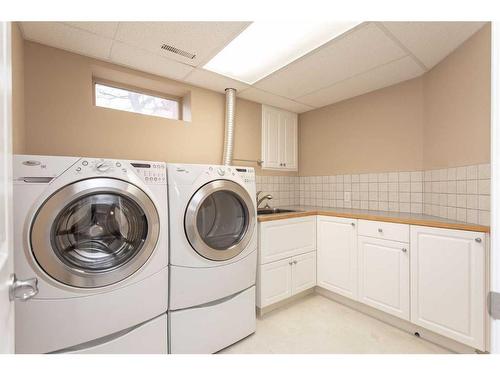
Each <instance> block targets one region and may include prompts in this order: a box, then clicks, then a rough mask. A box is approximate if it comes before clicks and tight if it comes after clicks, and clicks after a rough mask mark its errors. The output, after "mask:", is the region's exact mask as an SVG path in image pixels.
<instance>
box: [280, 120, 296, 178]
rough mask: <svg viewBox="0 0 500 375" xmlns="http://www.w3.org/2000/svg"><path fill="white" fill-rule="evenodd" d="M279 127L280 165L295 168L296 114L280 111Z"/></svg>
mask: <svg viewBox="0 0 500 375" xmlns="http://www.w3.org/2000/svg"><path fill="white" fill-rule="evenodd" d="M280 129H281V131H280V148H281V160H282V167H284V168H285V169H290V170H297V164H298V163H297V157H298V153H297V115H296V114H295V113H290V112H282V113H281V120H280Z"/></svg>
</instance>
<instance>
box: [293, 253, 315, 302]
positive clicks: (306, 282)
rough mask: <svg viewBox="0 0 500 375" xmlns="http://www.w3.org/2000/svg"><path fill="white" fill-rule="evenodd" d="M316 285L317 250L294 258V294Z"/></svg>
mask: <svg viewBox="0 0 500 375" xmlns="http://www.w3.org/2000/svg"><path fill="white" fill-rule="evenodd" d="M315 285H316V252H314V251H313V252H310V253H307V254H302V255H299V256H296V257H293V258H292V295H294V294H297V293H300V292H302V291H304V290H307V289H309V288H312V287H314V286H315Z"/></svg>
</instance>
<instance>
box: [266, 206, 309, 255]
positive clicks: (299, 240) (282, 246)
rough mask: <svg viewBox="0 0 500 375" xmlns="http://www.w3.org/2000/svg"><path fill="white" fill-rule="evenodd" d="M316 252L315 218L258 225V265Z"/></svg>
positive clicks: (268, 222) (301, 218)
mask: <svg viewBox="0 0 500 375" xmlns="http://www.w3.org/2000/svg"><path fill="white" fill-rule="evenodd" d="M314 250H316V217H315V216H308V217H300V218H294V219H284V220H276V221H267V222H263V223H260V224H259V263H260V264H265V263H269V262H274V261H276V260H280V259H284V258H288V257H292V256H294V255H299V254H303V253H307V252H309V251H314Z"/></svg>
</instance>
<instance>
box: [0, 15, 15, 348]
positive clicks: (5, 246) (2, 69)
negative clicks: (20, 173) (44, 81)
mask: <svg viewBox="0 0 500 375" xmlns="http://www.w3.org/2000/svg"><path fill="white" fill-rule="evenodd" d="M10 27H11V24H10V23H9V22H0V353H14V303H13V302H11V301H10V299H9V286H10V278H11V275H12V274H13V272H14V266H13V259H12V257H13V254H12V237H11V234H12V227H11V225H12V206H11V202H12V180H11V178H12V174H11V159H12V150H11V99H12V74H11V72H12V69H11V67H12V64H11V57H10V56H11V55H10V50H11V39H10Z"/></svg>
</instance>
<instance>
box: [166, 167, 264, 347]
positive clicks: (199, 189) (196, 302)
mask: <svg viewBox="0 0 500 375" xmlns="http://www.w3.org/2000/svg"><path fill="white" fill-rule="evenodd" d="M167 176H168V191H169V212H170V291H169V298H170V301H169V314H168V315H169V333H170V352H171V353H174V354H175V353H214V352H217V351H219V350H221V349H223V348H225V347H227V346H229V345H231V344H233V343H234V342H236V341H238V340H241V339H242V338H244V337H246V336H248V335H250V334H251V333H253V332H255V327H256V316H255V279H256V270H257V215H256V204H255V203H256V202H255V173H254V170H253V168H246V167H233V166H217V165H193V164H191V165H185V164H167Z"/></svg>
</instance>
